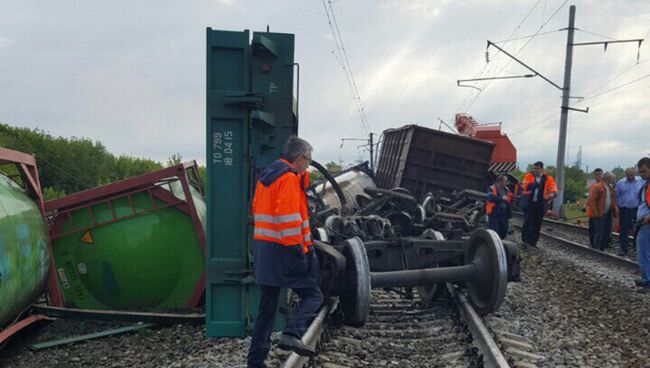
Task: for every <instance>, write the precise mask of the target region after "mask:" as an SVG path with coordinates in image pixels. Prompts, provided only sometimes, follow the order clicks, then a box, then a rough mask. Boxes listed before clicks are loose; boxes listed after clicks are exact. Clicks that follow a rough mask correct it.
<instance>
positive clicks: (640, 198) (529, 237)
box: [485, 157, 650, 292]
mask: <svg viewBox="0 0 650 368" xmlns="http://www.w3.org/2000/svg"><path fill="white" fill-rule="evenodd" d="M636 171H638V174H639V176H637V175H636V172H635V169H634V168H633V167H630V168H628V169H626V170H625V177H624V178H622V179H620V180H618V181H617V180H616V176H615V175H614V174H613V173H609V172H607V173H603V170H602V169H596V170H594V180H595V182H594V183H593V184H592V185H591V186H590V187H589V192H588V196H587V200H586V201H585V205H584V207H583V210H584V211H586V212H587V216H588V217H589V242H590V245H591V247H592V248H596V249H599V250H605V249H606V248H607V247H608V246H609V241H610V236H611V234H612V226H613V224H615V223H617V222H618V227H619V243H620V250H619V252H618V253H619V256H625V255H627V253H628V248H629V239H630V236H631V235H633V238H634V239H635V242H636V252H637V262H638V263H639V268H640V271H641V278H640V279H638V280H635V284H636V285H637V286H639V287H640V288H641V289H640V290H641V291H643V292H650V157H644V158H641V159H640V160H639V162H638V163H637V168H636ZM514 191H515V193H514V194H513V192H512V191H511V190H510V189H509V188H508V179H507V177H505V176H504V175H499V176H497V179H496V182H495V184H494V185H492V186H491V187H490V188H489V189H488V192H487V203H486V206H485V212H486V214H487V215H488V228H490V229H492V230H494V231H495V232H497V233H498V234H499V236H500V237H501V239H504V238H505V237H506V236H507V234H508V219H509V218H510V217H511V204H512V201H513V198H514V197H515V196H517V197H519V198H520V205H521V208H522V209H523V210H524V224H523V226H522V230H521V240H522V243H523V245H524V246H530V247H536V246H537V241H538V240H539V233H540V230H541V225H542V219H543V217H544V214H545V213H546V209H547V207H548V206H549V204H550V202H551V201H552V200H553V199H554V198H555V197H556V195H557V186H556V185H555V181H554V180H553V177H551V176H550V175H548V174H547V173H545V172H544V164H543V163H542V162H539V161H538V162H536V163H535V164H533V170H532V171H531V172H529V173H526V175H524V178H523V180H522V182H521V186H520V187H515V190H514Z"/></svg>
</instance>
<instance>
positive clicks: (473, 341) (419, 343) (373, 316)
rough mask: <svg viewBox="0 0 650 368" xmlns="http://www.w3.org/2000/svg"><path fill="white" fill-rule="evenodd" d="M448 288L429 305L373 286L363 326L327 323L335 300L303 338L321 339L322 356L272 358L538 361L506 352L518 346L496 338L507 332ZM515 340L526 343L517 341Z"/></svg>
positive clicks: (346, 363)
mask: <svg viewBox="0 0 650 368" xmlns="http://www.w3.org/2000/svg"><path fill="white" fill-rule="evenodd" d="M447 289H448V290H447V291H448V292H447V293H445V295H444V296H442V297H441V298H439V299H438V300H436V301H434V302H431V303H428V304H422V303H421V302H419V301H417V298H416V299H406V298H403V297H402V295H400V294H398V293H396V292H394V291H384V290H381V291H378V290H376V291H373V302H372V305H371V311H370V318H369V320H368V322H367V323H366V325H365V326H364V327H363V328H350V327H345V326H338V327H337V326H332V327H330V326H327V325H326V322H327V316H328V315H329V314H331V313H332V312H333V311H334V309H335V308H336V304H335V303H330V304H328V305H327V306H325V307H323V308H322V309H321V311H320V312H319V314H318V315H317V317H316V318H315V319H314V321H313V322H312V324H311V325H310V326H309V328H308V331H307V332H306V333H305V336H304V337H303V342H305V343H306V344H309V345H311V346H316V344H317V343H318V342H319V340H320V344H319V347H320V349H319V355H318V357H316V358H314V359H313V360H312V361H311V362H310V361H309V359H308V358H304V357H300V356H298V355H296V354H293V353H291V354H289V355H288V356H287V355H286V353H285V355H282V354H281V353H277V352H276V355H275V358H272V363H275V362H274V361H273V359H278V358H285V360H284V361H283V362H282V363H280V362H279V361H278V362H277V365H278V366H282V367H284V368H298V367H305V366H314V367H323V368H343V367H400V368H406V367H484V366H485V367H509V366H510V364H515V365H516V366H524V367H534V366H535V364H534V360H533V362H529V361H526V360H525V359H523V360H522V358H521V356H510V355H509V354H507V353H506V354H505V355H504V353H503V352H502V351H501V347H502V346H503V347H504V348H507V347H509V346H512V345H508V344H503V343H502V342H501V341H499V340H495V339H494V337H493V336H501V332H499V334H496V333H494V332H492V330H491V328H490V326H489V322H488V323H487V324H486V323H484V320H483V319H482V318H481V317H479V316H478V315H477V314H476V313H475V312H474V310H473V309H472V307H471V305H470V303H469V302H468V300H467V299H466V297H465V296H464V294H463V293H461V292H458V291H457V290H456V289H455V288H454V287H452V286H450V285H448V287H447ZM486 321H489V318H488V319H486ZM321 333H322V337H321ZM508 337H510V338H511V337H512V336H508ZM506 340H508V339H506ZM515 340H516V336H515ZM508 341H509V342H510V343H512V340H508ZM514 344H519V345H520V346H521V345H526V344H525V343H521V342H519V343H518V342H516V341H515V342H514ZM510 349H512V348H510ZM510 351H512V350H510ZM524 354H525V353H524ZM531 355H532V354H531ZM310 363H311V364H312V365H309V364H310ZM272 365H273V364H272ZM273 366H275V365H273Z"/></svg>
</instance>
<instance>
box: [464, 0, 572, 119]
mask: <svg viewBox="0 0 650 368" xmlns="http://www.w3.org/2000/svg"><path fill="white" fill-rule="evenodd" d="M568 2H569V0H564V2H562V4H561V5H560V6H559V7H558V8H557V9H556V10H555V12H553V14H551V16H550V17H548V19H547V20H546V21H545V22H544V23H543V24H542V25H541V26H540V27H539V28H538V29H537V32H535V35H534V36H533V37H531V38H529V39H528V41H526V43H525V44H524V45H523V46H522V47H521V48H520V49H519V50H518V51H517V52H516V53H515V55H514V56H515V57H517V56H518V55H519V54H520V53H521V52H522V51H523V50H524V49H525V48H526V47H527V46H528V45H529V44H530V42H531V41H532V40H534V39H535V37H537V36H538V34H539V32H540V31H541V30H542V29H544V27H546V25H548V23H549V22H550V21H551V20H553V18H555V16H556V15H557V14H558V13H559V12H560V10H561V9H562V8H563V7H564V6H565V5H566V3H568ZM498 54H500V52H499V53H498ZM512 62H513V59H512V58H510V59H509V60H508V62H507V63H506V64H505V65H504V66H503V67H502V68H501V69H499V71H498V72H497V74H496V75H495V77H498V76H499V75H501V73H502V72H503V70H505V68H507V67H508V65H510V63H512ZM491 83H492V80H489V81H488V82H487V84H486V85H485V87H483V88H482V89H481V90H480V91H479V92H478V93H477V95H476V97H475V98H474V100H473V101H472V102H471V103H470V104H469V106H468V107H467V111H469V110H470V109H471V108H472V106H473V105H474V103H475V102H476V101H477V100H478V98H479V97H480V96H481V94H482V93H483V91H485V90H486V89H487V88H488V87H489V86H490V84H491Z"/></svg>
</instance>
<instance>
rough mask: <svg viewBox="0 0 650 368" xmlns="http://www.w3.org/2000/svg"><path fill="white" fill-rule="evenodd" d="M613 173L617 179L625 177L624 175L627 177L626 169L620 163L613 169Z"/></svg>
mask: <svg viewBox="0 0 650 368" xmlns="http://www.w3.org/2000/svg"><path fill="white" fill-rule="evenodd" d="M612 174H614V176H616V180H619V179H623V177H625V169H623V168H622V167H621V166H620V165H619V166H616V167H615V168H613V169H612Z"/></svg>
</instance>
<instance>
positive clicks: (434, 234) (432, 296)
mask: <svg viewBox="0 0 650 368" xmlns="http://www.w3.org/2000/svg"><path fill="white" fill-rule="evenodd" d="M421 237H422V238H424V239H430V240H445V237H444V236H443V235H442V233H441V232H439V231H435V230H433V229H426V230H424V232H423V233H422V236H421ZM434 267H438V264H436V265H435V266H434ZM417 291H418V295H419V296H420V301H421V302H422V303H424V304H428V303H431V302H433V301H435V300H437V299H438V298H440V296H441V295H442V294H443V293H444V291H445V284H432V285H423V286H418V287H417Z"/></svg>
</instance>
